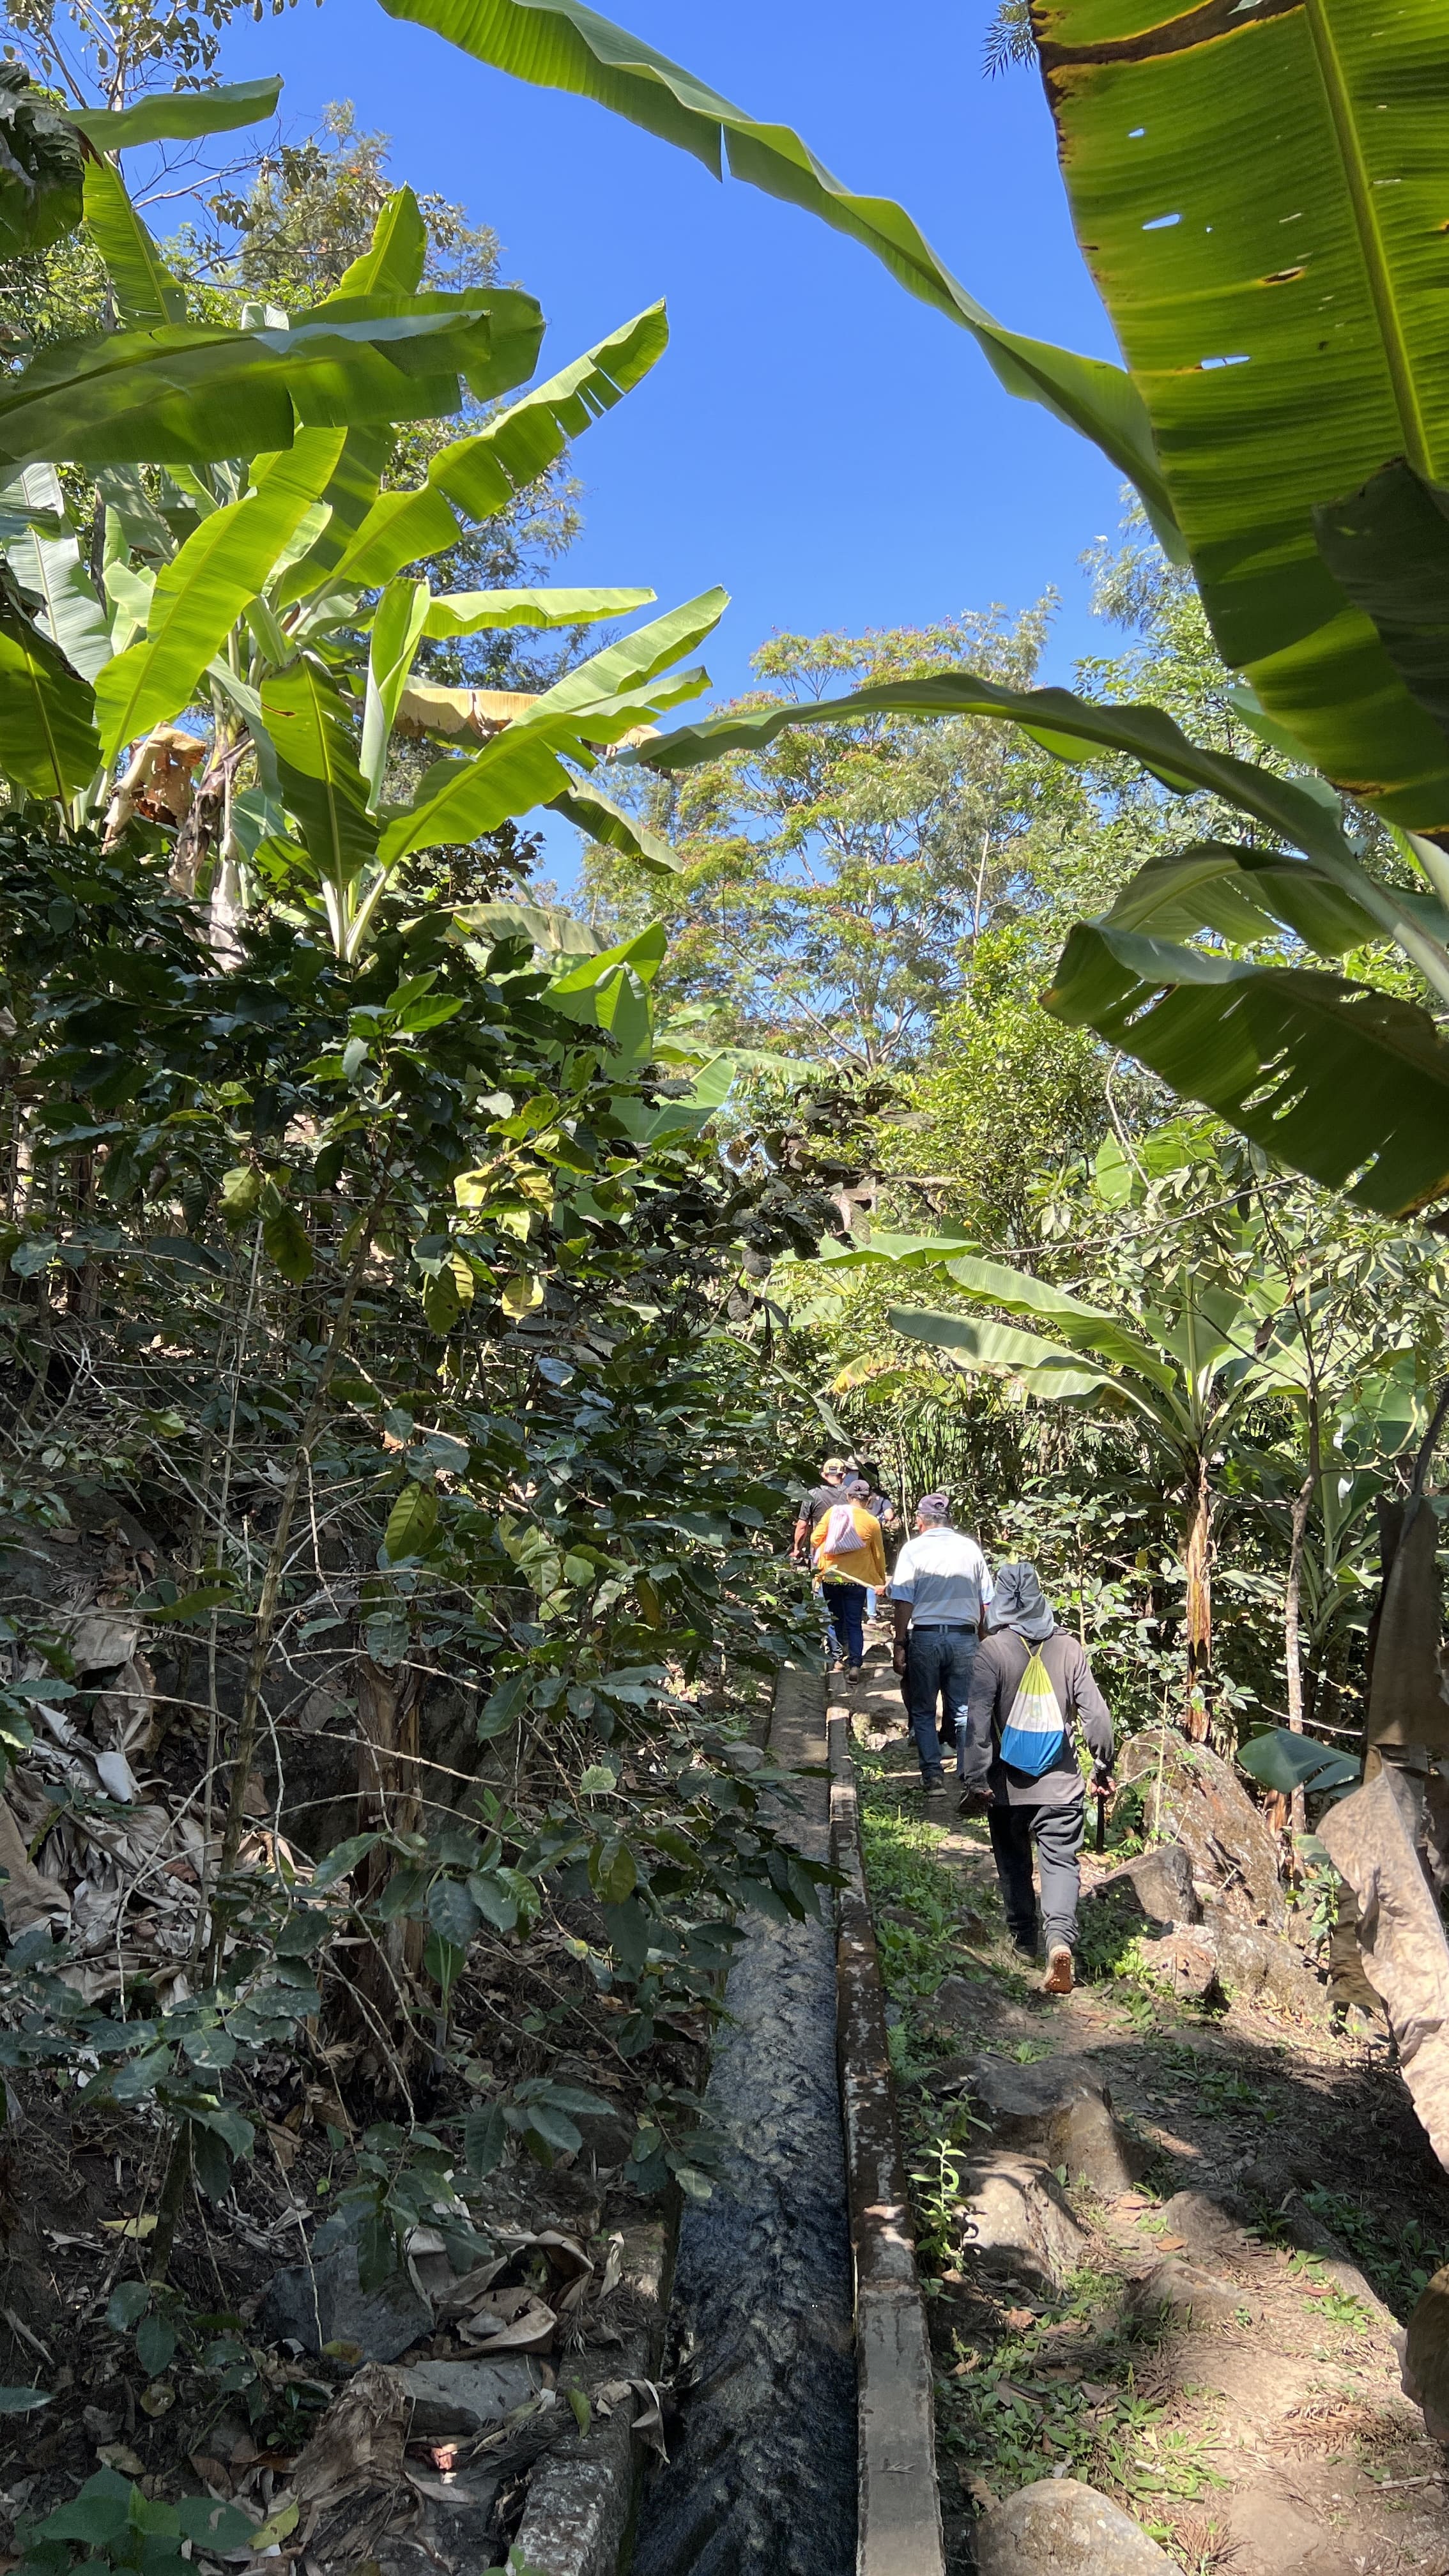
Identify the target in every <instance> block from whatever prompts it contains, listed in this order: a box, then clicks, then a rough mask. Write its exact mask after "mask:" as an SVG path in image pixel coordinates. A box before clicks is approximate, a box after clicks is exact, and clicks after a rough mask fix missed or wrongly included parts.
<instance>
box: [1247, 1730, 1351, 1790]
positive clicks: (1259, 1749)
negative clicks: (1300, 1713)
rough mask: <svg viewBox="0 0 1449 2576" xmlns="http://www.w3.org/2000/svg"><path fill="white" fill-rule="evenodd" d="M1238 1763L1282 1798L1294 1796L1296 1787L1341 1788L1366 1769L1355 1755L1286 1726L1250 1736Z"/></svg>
mask: <svg viewBox="0 0 1449 2576" xmlns="http://www.w3.org/2000/svg"><path fill="white" fill-rule="evenodd" d="M1238 1762H1239V1766H1240V1768H1241V1769H1242V1770H1244V1771H1246V1772H1247V1774H1248V1777H1249V1779H1250V1780H1256V1781H1257V1782H1258V1783H1259V1786H1260V1787H1262V1788H1264V1789H1276V1790H1277V1792H1278V1794H1279V1796H1280V1797H1283V1798H1288V1797H1291V1796H1292V1794H1293V1791H1294V1790H1295V1789H1306V1790H1308V1791H1309V1792H1310V1793H1314V1792H1317V1791H1319V1790H1323V1789H1341V1788H1343V1787H1344V1785H1345V1784H1346V1782H1348V1781H1350V1780H1356V1779H1357V1778H1358V1776H1359V1774H1360V1772H1361V1771H1362V1769H1363V1764H1362V1763H1361V1762H1360V1761H1359V1759H1358V1756H1357V1755H1356V1754H1353V1753H1340V1752H1337V1751H1335V1749H1334V1747H1333V1746H1332V1745H1330V1744H1321V1743H1319V1742H1318V1741H1317V1739H1316V1738H1315V1737H1314V1736H1311V1735H1297V1734H1295V1733H1294V1732H1293V1730H1292V1728H1291V1727H1287V1726H1273V1727H1269V1728H1268V1729H1267V1731H1266V1733H1264V1734H1262V1735H1254V1736H1250V1738H1249V1740H1248V1742H1247V1743H1246V1744H1240V1745H1239V1747H1238Z"/></svg>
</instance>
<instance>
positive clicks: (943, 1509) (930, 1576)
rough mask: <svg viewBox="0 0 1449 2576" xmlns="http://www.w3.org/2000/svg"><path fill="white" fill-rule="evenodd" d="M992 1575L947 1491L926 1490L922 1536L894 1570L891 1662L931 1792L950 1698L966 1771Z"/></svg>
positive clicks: (937, 1778) (949, 1732) (948, 1724)
mask: <svg viewBox="0 0 1449 2576" xmlns="http://www.w3.org/2000/svg"><path fill="white" fill-rule="evenodd" d="M992 1589H993V1586H992V1581H991V1576H990V1573H989V1572H988V1570H987V1564H986V1559H985V1557H984V1556H983V1555H982V1553H981V1550H980V1548H979V1547H978V1546H977V1544H976V1541H975V1539H974V1538H968V1537H967V1536H966V1533H965V1531H964V1530H956V1529H952V1527H951V1500H950V1496H949V1495H948V1494H923V1495H922V1497H921V1499H920V1501H919V1503H918V1504H917V1505H916V1535H915V1537H914V1538H910V1539H907V1541H906V1544H905V1546H904V1547H903V1548H902V1549H901V1552H900V1555H899V1556H898V1557H897V1558H896V1566H895V1572H894V1574H893V1575H892V1576H891V1609H892V1613H893V1615H894V1619H895V1632H896V1634H895V1649H894V1653H893V1655H892V1658H891V1660H892V1662H893V1663H894V1665H895V1668H896V1671H897V1672H898V1673H902V1674H904V1676H905V1686H906V1707H907V1710H908V1711H909V1714H910V1721H911V1732H912V1734H913V1735H914V1736H915V1739H916V1751H917V1752H918V1754H919V1755H920V1757H921V1778H922V1781H923V1784H924V1786H925V1788H926V1789H927V1790H928V1791H935V1790H944V1788H945V1786H946V1775H945V1772H944V1770H943V1769H942V1765H941V1754H942V1751H943V1743H942V1737H941V1734H940V1733H938V1731H937V1708H938V1706H939V1705H940V1703H941V1702H943V1701H944V1703H945V1720H944V1723H945V1729H946V1737H945V1740H946V1742H947V1743H949V1742H950V1740H951V1738H952V1737H953V1736H954V1738H955V1743H956V1769H957V1772H958V1774H959V1775H960V1777H961V1778H962V1779H964V1778H965V1776H966V1712H967V1709H968V1707H969V1705H970V1700H971V1672H972V1667H973V1665H974V1664H975V1661H976V1641H977V1639H978V1637H981V1636H983V1635H984V1634H985V1631H986V1605H987V1603H988V1601H989V1600H990V1599H991V1594H992Z"/></svg>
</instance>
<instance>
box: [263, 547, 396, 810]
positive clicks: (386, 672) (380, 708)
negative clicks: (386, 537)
mask: <svg viewBox="0 0 1449 2576" xmlns="http://www.w3.org/2000/svg"><path fill="white" fill-rule="evenodd" d="M428 601H429V592H428V585H427V583H426V582H425V581H390V582H389V583H388V586H387V588H386V590H385V591H384V592H383V594H382V597H381V599H380V600H379V601H378V603H377V606H376V608H375V609H374V611H373V617H372V633H371V636H370V638H369V640H368V653H367V691H366V696H365V698H364V701H363V709H362V750H361V753H360V756H359V766H360V768H361V770H362V775H363V778H364V780H365V781H366V784H367V802H368V808H369V810H370V811H373V812H375V811H376V808H377V802H378V799H379V797H380V796H381V794H382V781H383V772H384V770H385V769H386V767H387V745H388V736H389V735H390V733H391V732H392V727H393V718H394V717H395V715H396V714H397V708H398V700H399V698H400V697H401V696H402V692H403V687H404V684H405V683H406V680H407V676H408V673H409V671H410V670H411V669H412V665H413V655H414V654H415V653H416V651H417V649H418V645H419V643H420V641H421V639H422V636H423V634H424V632H425V629H426V625H427V615H428ZM276 658H278V659H280V656H278V657H276Z"/></svg>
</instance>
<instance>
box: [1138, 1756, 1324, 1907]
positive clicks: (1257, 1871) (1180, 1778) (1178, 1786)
mask: <svg viewBox="0 0 1449 2576" xmlns="http://www.w3.org/2000/svg"><path fill="white" fill-rule="evenodd" d="M1117 1779H1118V1782H1119V1784H1120V1786H1121V1787H1122V1788H1124V1789H1127V1788H1136V1789H1140V1790H1141V1792H1142V1800H1143V1822H1144V1828H1145V1830H1146V1831H1147V1832H1148V1833H1149V1834H1150V1835H1152V1836H1153V1838H1154V1839H1160V1840H1162V1841H1164V1842H1166V1841H1171V1842H1175V1843H1181V1844H1182V1845H1184V1847H1185V1848H1186V1851H1187V1854H1188V1858H1189V1860H1190V1862H1191V1874H1192V1876H1193V1877H1194V1878H1195V1879H1197V1878H1201V1879H1204V1880H1207V1881H1210V1882H1211V1884H1212V1886H1213V1887H1214V1888H1216V1889H1217V1890H1218V1892H1219V1894H1220V1895H1226V1894H1228V1893H1229V1892H1231V1894H1232V1897H1233V1901H1234V1904H1235V1907H1237V1908H1238V1909H1240V1910H1242V1911H1244V1912H1246V1913H1247V1914H1248V1915H1250V1916H1252V1917H1254V1918H1255V1919H1257V1920H1260V1921H1262V1922H1265V1923H1268V1924H1270V1925H1271V1926H1272V1927H1273V1929H1274V1930H1275V1931H1276V1930H1277V1929H1278V1927H1279V1926H1280V1925H1281V1924H1282V1922H1283V1920H1284V1905H1283V1896H1282V1891H1281V1889H1280V1888H1279V1885H1278V1851H1277V1846H1276V1844H1275V1843H1274V1840H1273V1837H1272V1835H1271V1834H1270V1832H1269V1831H1268V1828H1267V1825H1266V1824H1265V1823H1264V1821H1263V1818H1262V1816H1261V1815H1260V1814H1259V1812H1258V1810H1257V1808H1256V1807H1255V1806H1254V1804H1253V1802H1252V1799H1251V1798H1250V1797H1249V1796H1248V1794H1247V1791H1246V1790H1245V1789H1243V1788H1242V1787H1240V1785H1239V1783H1238V1782H1237V1780H1236V1779H1235V1778H1234V1776H1233V1773H1232V1771H1231V1769H1230V1768H1229V1766H1228V1764H1227V1763H1226V1762H1223V1761H1221V1760H1220V1759H1219V1757H1218V1755H1217V1754H1216V1753H1212V1752H1210V1751H1209V1749H1208V1747H1207V1746H1206V1745H1205V1744H1189V1743H1188V1741H1187V1738H1186V1737H1185V1736H1182V1735H1178V1734H1177V1733H1176V1732H1175V1730H1174V1729H1172V1728H1170V1727H1150V1728H1148V1730H1147V1731H1146V1733H1145V1734H1142V1735H1134V1736H1131V1737H1129V1739H1128V1741H1127V1743H1126V1744H1125V1745H1124V1746H1123V1748H1122V1751H1121V1754H1120V1756H1119V1757H1118V1762H1117Z"/></svg>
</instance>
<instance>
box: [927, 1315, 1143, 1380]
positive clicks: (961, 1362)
mask: <svg viewBox="0 0 1449 2576" xmlns="http://www.w3.org/2000/svg"><path fill="white" fill-rule="evenodd" d="M886 1322H887V1323H888V1324H889V1326H890V1328H891V1331H892V1332H893V1333H902V1334H904V1335H905V1337H906V1339H907V1340H908V1341H913V1342H929V1343H930V1345H931V1347H932V1348H933V1349H934V1350H938V1351H949V1353H950V1355H951V1358H952V1359H953V1361H954V1362H955V1364H956V1366H957V1367H958V1368H963V1369H983V1370H985V1371H986V1372H987V1373H988V1374H989V1375H991V1376H995V1377H1015V1378H1020V1380H1021V1382H1022V1384H1023V1386H1025V1387H1026V1388H1027V1389H1028V1391H1029V1393H1031V1394H1032V1395H1039V1396H1044V1397H1046V1398H1047V1399H1048V1400H1049V1401H1062V1400H1066V1401H1070V1400H1073V1399H1076V1398H1079V1397H1083V1396H1094V1397H1096V1398H1097V1400H1098V1401H1099V1402H1100V1401H1101V1399H1102V1398H1103V1397H1104V1396H1110V1395H1116V1394H1118V1393H1120V1389H1119V1387H1118V1384H1117V1381H1116V1379H1115V1378H1112V1377H1109V1376H1108V1375H1107V1373H1106V1371H1105V1370H1103V1369H1094V1368H1086V1367H1084V1366H1083V1364H1082V1357H1081V1353H1080V1352H1079V1351H1067V1350H1061V1349H1059V1348H1058V1347H1057V1346H1056V1345H1055V1344H1054V1343H1052V1342H1044V1341H1042V1339H1041V1338H1040V1336H1039V1335H1038V1334H1036V1333H1023V1332H1021V1331H1019V1330H1018V1328H1017V1327H1016V1326H1015V1325H1012V1324H992V1323H988V1322H987V1321H986V1319H985V1317H984V1316H983V1317H978V1316H975V1315H943V1314H937V1313H935V1312H934V1311H933V1310H932V1309H931V1308H930V1307H927V1306H890V1307H888V1308H887V1310H886Z"/></svg>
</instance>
